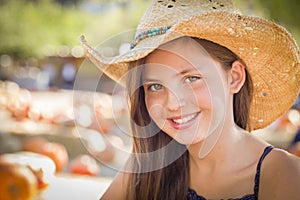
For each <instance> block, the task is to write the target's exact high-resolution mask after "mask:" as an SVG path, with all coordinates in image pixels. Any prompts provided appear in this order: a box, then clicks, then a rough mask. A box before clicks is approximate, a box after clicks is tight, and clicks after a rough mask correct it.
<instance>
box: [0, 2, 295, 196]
mask: <svg viewBox="0 0 300 200" xmlns="http://www.w3.org/2000/svg"><path fill="white" fill-rule="evenodd" d="M150 2H151V1H150V0H0V154H1V155H0V161H1V160H5V162H8V163H10V164H11V163H13V164H16V163H17V164H18V165H19V164H20V165H24V166H28V165H29V166H30V170H31V171H32V172H33V174H34V175H35V176H36V177H38V179H37V180H38V183H39V184H38V187H37V188H38V189H37V191H38V195H36V197H35V199H98V198H99V196H100V195H101V194H102V193H103V191H104V190H105V189H106V188H107V186H108V185H109V183H110V181H111V179H112V177H113V176H114V175H115V174H116V173H117V171H118V170H119V169H121V167H122V165H123V164H124V162H125V160H126V158H127V156H128V154H129V152H130V149H131V141H130V134H129V131H128V130H129V128H128V120H129V119H128V111H127V105H126V100H125V98H124V91H123V89H122V88H121V87H120V86H118V85H116V84H115V83H114V82H113V81H111V80H110V79H109V78H108V77H106V76H105V75H104V74H102V73H101V72H100V71H99V70H98V69H97V68H96V67H95V66H94V65H93V64H92V63H90V62H89V61H88V60H86V59H85V55H84V52H83V49H82V48H81V46H80V44H79V42H78V37H79V36H80V35H81V34H84V35H85V36H86V38H88V42H89V44H92V45H94V46H96V45H98V44H101V45H100V47H99V48H98V49H99V50H100V51H101V53H102V54H103V55H106V56H113V55H116V54H119V53H122V51H124V50H126V49H127V48H129V43H130V41H131V40H132V39H133V36H134V35H133V34H134V32H135V28H136V26H137V24H138V21H139V19H140V18H141V16H142V15H143V13H144V11H145V9H146V7H147V6H148V5H149V3H150ZM234 2H235V3H236V5H237V7H238V8H239V9H240V10H241V11H242V12H243V13H245V14H248V15H255V16H260V17H264V18H267V19H269V20H271V21H274V22H276V23H279V24H281V25H283V26H284V27H286V28H287V29H288V30H289V31H290V32H291V33H292V34H293V35H294V37H295V39H296V41H297V42H298V44H299V42H300V21H299V19H300V12H299V10H300V4H299V3H298V0H285V1H282V0H272V1H263V0H252V1H247V0H235V1H234ZM112 37H113V38H112ZM100 77H101V78H100ZM112 105H114V106H112ZM299 125H300V114H299V100H297V101H296V102H295V104H294V106H293V107H291V109H290V110H289V111H288V112H287V113H285V114H284V115H283V116H282V117H280V118H279V119H278V120H277V121H276V122H274V123H273V124H271V125H270V126H269V127H267V128H265V129H263V130H258V131H255V132H253V134H255V135H256V136H257V137H261V138H263V139H264V140H266V141H268V142H270V143H271V144H273V145H274V146H277V147H280V148H284V149H286V150H288V151H290V152H291V153H293V154H295V155H297V156H300V143H299V142H298V141H299V140H300V134H299V133H298V129H299ZM297 134H298V135H297ZM28 152H31V154H28ZM1 162H3V161H1ZM0 169H1V168H0ZM40 169H41V170H42V172H40V171H41V170H40ZM38 172H39V173H38ZM3 173H4V172H3ZM5 173H6V174H7V173H8V172H5ZM5 173H4V174H5ZM14 173H16V172H14ZM28 173H29V174H30V173H31V172H28ZM1 174H2V172H0V175H1ZM23 175H24V174H23ZM15 176H16V177H17V175H15ZM28 176H29V175H28ZM0 177H1V179H3V180H4V178H2V177H4V175H3V174H2V175H1V176H0ZM27 179H28V177H27ZM27 179H26V180H27ZM26 183H27V186H28V185H30V184H29V182H28V180H27V182H26ZM83 184H87V185H89V186H88V187H84V188H83V187H82V185H83ZM2 185H3V184H2ZM3 187H4V186H2V187H1V184H0V190H2V189H1V188H3ZM20 189H21V190H24V191H25V190H26V191H27V190H28V191H31V192H32V191H33V190H32V188H31V189H30V187H29V186H28V187H26V188H25V186H24V185H23V186H20ZM13 191H15V190H13ZM29 193H30V192H29ZM29 193H28V194H29ZM30 194H31V193H30ZM32 194H36V193H34V192H32ZM25 196H26V195H25V194H24V196H23V198H22V199H26V197H25ZM0 199H1V198H0Z"/></svg>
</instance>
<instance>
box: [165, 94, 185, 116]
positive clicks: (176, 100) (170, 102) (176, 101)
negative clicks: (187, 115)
mask: <svg viewBox="0 0 300 200" xmlns="http://www.w3.org/2000/svg"><path fill="white" fill-rule="evenodd" d="M185 105H186V102H185V99H184V97H183V95H180V94H177V93H174V92H172V91H169V92H168V98H167V108H168V109H169V110H171V111H175V110H178V109H180V108H182V107H184V106H185Z"/></svg>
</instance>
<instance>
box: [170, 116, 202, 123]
mask: <svg viewBox="0 0 300 200" xmlns="http://www.w3.org/2000/svg"><path fill="white" fill-rule="evenodd" d="M196 115H197V114H193V115H190V116H187V117H184V118H181V119H173V122H175V123H176V124H184V123H187V122H188V121H190V120H191V119H193V118H194V117H195V116H196Z"/></svg>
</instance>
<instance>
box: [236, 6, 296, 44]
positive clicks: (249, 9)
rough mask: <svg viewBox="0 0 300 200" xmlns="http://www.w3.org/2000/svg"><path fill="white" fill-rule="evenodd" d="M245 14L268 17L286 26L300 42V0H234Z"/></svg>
mask: <svg viewBox="0 0 300 200" xmlns="http://www.w3.org/2000/svg"><path fill="white" fill-rule="evenodd" d="M234 2H235V3H236V4H237V6H238V7H239V8H240V9H241V11H243V13H245V14H253V15H256V16H260V17H264V18H267V19H269V20H271V21H274V22H276V23H278V24H280V25H282V26H284V27H285V28H286V29H287V30H288V31H289V32H291V33H292V35H293V36H294V37H295V39H296V41H297V42H298V44H300V20H299V19H300V12H299V10H300V4H299V0H272V1H271V0H251V1H247V0H234Z"/></svg>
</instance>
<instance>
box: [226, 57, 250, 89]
mask: <svg viewBox="0 0 300 200" xmlns="http://www.w3.org/2000/svg"><path fill="white" fill-rule="evenodd" d="M228 75H229V83H230V91H231V92H232V93H238V92H239V91H240V89H241V88H242V87H243V85H244V83H245V79H246V72H245V66H244V65H243V64H242V63H241V62H240V61H238V60H237V61H234V62H233V63H232V66H231V69H230V72H229V74H228Z"/></svg>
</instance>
